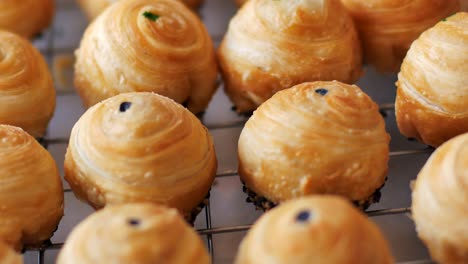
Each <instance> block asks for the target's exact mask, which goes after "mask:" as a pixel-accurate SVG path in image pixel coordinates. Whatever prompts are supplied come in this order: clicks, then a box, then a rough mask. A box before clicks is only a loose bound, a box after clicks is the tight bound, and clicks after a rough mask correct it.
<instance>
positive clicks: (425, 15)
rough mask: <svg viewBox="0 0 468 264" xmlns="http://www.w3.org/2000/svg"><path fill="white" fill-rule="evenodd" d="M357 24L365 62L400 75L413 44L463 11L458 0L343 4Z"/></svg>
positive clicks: (381, 0)
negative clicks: (429, 29) (448, 18)
mask: <svg viewBox="0 0 468 264" xmlns="http://www.w3.org/2000/svg"><path fill="white" fill-rule="evenodd" d="M341 1H342V2H343V4H344V5H345V6H346V7H347V9H348V10H349V12H350V13H351V15H352V16H353V19H354V21H355V23H356V27H357V29H358V31H359V34H360V39H361V42H362V46H363V50H364V59H365V61H367V62H368V63H370V64H372V65H374V67H375V68H376V69H377V70H378V71H381V72H398V70H399V69H400V65H401V62H402V61H403V58H404V57H405V55H406V52H407V51H408V49H409V47H410V45H411V43H412V42H413V41H414V40H415V39H416V38H418V36H419V35H420V34H421V33H422V32H423V31H425V30H426V29H428V28H430V27H432V26H433V25H435V24H436V23H437V22H438V21H440V20H442V19H443V18H445V17H447V16H449V15H451V14H453V13H455V12H457V11H458V10H459V9H460V5H459V3H458V0H341Z"/></svg>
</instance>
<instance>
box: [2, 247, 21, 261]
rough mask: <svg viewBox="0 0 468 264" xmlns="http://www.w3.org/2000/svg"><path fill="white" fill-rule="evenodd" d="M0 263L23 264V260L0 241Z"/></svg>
mask: <svg viewBox="0 0 468 264" xmlns="http://www.w3.org/2000/svg"><path fill="white" fill-rule="evenodd" d="M0 263H3V264H23V258H22V257H21V255H20V254H18V253H16V252H15V251H14V250H13V249H12V248H11V247H9V246H7V245H6V244H5V243H3V242H1V241H0Z"/></svg>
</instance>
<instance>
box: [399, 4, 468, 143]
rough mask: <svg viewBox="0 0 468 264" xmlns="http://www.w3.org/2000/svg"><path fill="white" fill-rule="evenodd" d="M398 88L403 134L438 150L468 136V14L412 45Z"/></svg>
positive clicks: (402, 68)
mask: <svg viewBox="0 0 468 264" xmlns="http://www.w3.org/2000/svg"><path fill="white" fill-rule="evenodd" d="M397 86H398V91H397V98H396V104H395V107H396V109H395V110H396V117H397V123H398V127H399V129H400V131H401V133H402V134H403V135H405V136H407V137H411V138H417V139H419V140H421V141H422V142H424V143H425V144H428V145H431V146H439V145H440V144H442V143H443V142H445V141H447V140H449V139H450V138H452V137H454V136H456V135H459V134H462V133H465V132H468V13H458V14H456V15H454V16H451V17H449V18H447V19H446V20H445V21H441V22H440V23H438V24H437V25H436V26H434V27H433V28H431V29H429V30H427V31H426V32H424V33H423V34H422V35H421V36H420V37H419V38H418V39H417V40H416V41H415V42H414V43H413V45H412V46H411V49H410V50H409V51H408V55H407V56H406V58H405V60H404V62H403V64H402V66H401V71H400V73H399V74H398V82H397Z"/></svg>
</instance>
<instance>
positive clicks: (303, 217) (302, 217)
mask: <svg viewBox="0 0 468 264" xmlns="http://www.w3.org/2000/svg"><path fill="white" fill-rule="evenodd" d="M311 217H312V213H311V212H310V211H307V210H304V211H300V212H299V213H298V214H297V216H296V222H299V223H303V222H307V221H309V220H310V218H311Z"/></svg>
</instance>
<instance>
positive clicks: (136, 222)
mask: <svg viewBox="0 0 468 264" xmlns="http://www.w3.org/2000/svg"><path fill="white" fill-rule="evenodd" d="M128 224H129V225H131V226H139V225H140V220H138V219H135V218H132V219H129V220H128Z"/></svg>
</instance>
